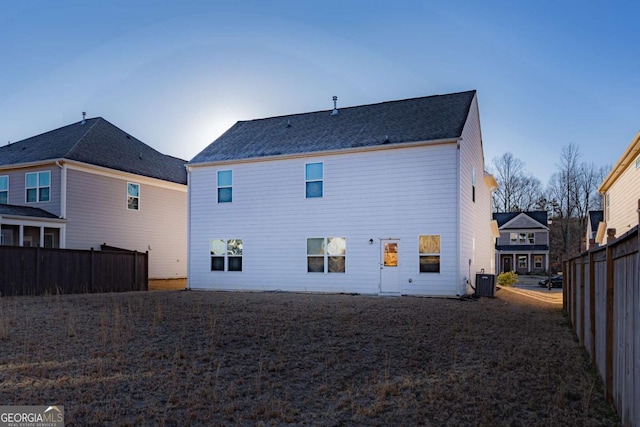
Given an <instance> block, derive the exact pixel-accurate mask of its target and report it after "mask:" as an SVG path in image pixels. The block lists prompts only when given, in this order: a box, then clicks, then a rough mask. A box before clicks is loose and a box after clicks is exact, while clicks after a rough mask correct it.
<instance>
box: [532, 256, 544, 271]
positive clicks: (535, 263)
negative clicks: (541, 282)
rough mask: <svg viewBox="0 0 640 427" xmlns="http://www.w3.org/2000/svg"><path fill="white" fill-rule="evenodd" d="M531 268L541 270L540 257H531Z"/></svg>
mask: <svg viewBox="0 0 640 427" xmlns="http://www.w3.org/2000/svg"><path fill="white" fill-rule="evenodd" d="M533 266H534V268H542V255H534V256H533Z"/></svg>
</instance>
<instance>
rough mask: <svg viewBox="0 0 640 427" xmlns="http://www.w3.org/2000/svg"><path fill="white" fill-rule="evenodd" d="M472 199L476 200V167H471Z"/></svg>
mask: <svg viewBox="0 0 640 427" xmlns="http://www.w3.org/2000/svg"><path fill="white" fill-rule="evenodd" d="M471 201H472V202H474V203H475V201H476V167H475V166H472V168H471Z"/></svg>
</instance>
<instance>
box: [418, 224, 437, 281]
mask: <svg viewBox="0 0 640 427" xmlns="http://www.w3.org/2000/svg"><path fill="white" fill-rule="evenodd" d="M418 252H419V256H420V273H440V236H439V235H437V234H436V235H425V236H419V237H418Z"/></svg>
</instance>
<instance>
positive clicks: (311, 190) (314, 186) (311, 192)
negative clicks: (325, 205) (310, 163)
mask: <svg viewBox="0 0 640 427" xmlns="http://www.w3.org/2000/svg"><path fill="white" fill-rule="evenodd" d="M314 197H322V181H313V182H307V199H311V198H314Z"/></svg>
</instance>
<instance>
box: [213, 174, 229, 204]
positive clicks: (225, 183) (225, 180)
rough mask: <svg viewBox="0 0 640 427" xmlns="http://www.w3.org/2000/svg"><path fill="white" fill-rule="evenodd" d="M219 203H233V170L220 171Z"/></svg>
mask: <svg viewBox="0 0 640 427" xmlns="http://www.w3.org/2000/svg"><path fill="white" fill-rule="evenodd" d="M217 185H218V203H231V201H232V200H233V172H232V171H230V170H224V171H218V182H217Z"/></svg>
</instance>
